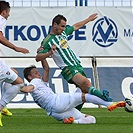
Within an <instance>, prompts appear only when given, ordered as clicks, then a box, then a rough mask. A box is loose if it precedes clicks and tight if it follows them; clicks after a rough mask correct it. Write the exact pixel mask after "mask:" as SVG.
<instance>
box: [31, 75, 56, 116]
mask: <svg viewBox="0 0 133 133" xmlns="http://www.w3.org/2000/svg"><path fill="white" fill-rule="evenodd" d="M29 85H33V86H34V90H33V91H32V92H31V95H32V97H33V99H34V101H35V103H36V104H38V105H39V106H40V107H41V108H43V109H46V111H47V112H49V110H51V108H52V106H53V103H51V101H52V99H54V96H55V94H54V92H53V91H52V89H51V88H49V87H48V86H47V82H44V81H43V80H42V79H38V78H35V79H33V80H32V81H31V82H30V84H29ZM48 115H49V113H48Z"/></svg>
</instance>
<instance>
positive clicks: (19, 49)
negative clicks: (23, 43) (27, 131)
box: [15, 47, 29, 54]
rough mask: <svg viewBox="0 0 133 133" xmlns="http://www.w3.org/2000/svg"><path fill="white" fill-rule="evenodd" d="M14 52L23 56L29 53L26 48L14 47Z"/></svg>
mask: <svg viewBox="0 0 133 133" xmlns="http://www.w3.org/2000/svg"><path fill="white" fill-rule="evenodd" d="M15 51H16V52H21V53H23V54H28V53H29V50H28V49H26V48H20V47H16V48H15Z"/></svg>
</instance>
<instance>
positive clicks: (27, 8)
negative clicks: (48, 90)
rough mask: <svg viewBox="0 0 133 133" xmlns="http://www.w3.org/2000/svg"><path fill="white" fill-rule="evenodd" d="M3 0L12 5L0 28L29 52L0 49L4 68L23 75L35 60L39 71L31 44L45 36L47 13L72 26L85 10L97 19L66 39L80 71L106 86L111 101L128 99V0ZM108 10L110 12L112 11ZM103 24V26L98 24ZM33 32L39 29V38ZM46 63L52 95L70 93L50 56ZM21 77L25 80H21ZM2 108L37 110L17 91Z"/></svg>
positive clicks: (132, 45) (132, 80) (131, 89)
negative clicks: (8, 66) (26, 53)
mask: <svg viewBox="0 0 133 133" xmlns="http://www.w3.org/2000/svg"><path fill="white" fill-rule="evenodd" d="M7 1H9V2H10V4H11V8H12V9H11V15H10V18H9V20H8V23H7V27H6V37H7V38H8V39H9V40H10V41H12V42H14V44H17V45H18V46H22V47H28V48H29V49H30V52H31V53H30V54H29V55H22V54H18V53H14V52H13V51H10V50H9V49H7V48H5V47H3V46H2V47H1V48H2V52H3V53H2V54H1V55H0V56H1V57H2V58H4V59H5V60H6V61H7V63H8V64H9V65H10V66H12V67H14V68H16V69H17V70H18V72H19V75H20V76H21V77H22V78H23V79H24V77H23V74H22V71H23V69H24V67H27V66H29V65H32V64H35V65H36V66H37V67H39V70H40V72H41V71H42V69H41V65H40V63H36V62H35V54H36V48H37V47H38V46H39V45H40V42H41V40H42V39H43V38H44V37H45V36H46V35H47V33H48V30H49V27H50V25H51V20H52V18H53V16H55V15H56V14H57V13H60V14H64V15H65V16H66V17H67V19H68V24H74V23H75V22H78V21H80V20H82V19H84V18H86V17H88V16H89V15H90V14H91V13H95V12H98V14H99V17H98V19H97V20H96V21H95V22H92V23H90V24H88V25H87V26H86V27H83V28H81V29H80V30H79V31H78V32H75V33H74V34H73V36H71V37H70V40H69V44H71V47H72V48H73V49H74V51H75V52H76V53H77V54H78V55H79V56H80V57H81V62H82V64H83V67H84V69H85V72H86V74H87V76H88V78H89V79H90V80H91V82H92V83H93V85H94V86H96V87H97V88H98V89H100V90H103V89H107V90H109V92H110V95H111V96H112V97H113V98H114V100H123V99H124V97H133V77H132V76H133V69H132V66H133V60H132V58H133V56H132V54H133V50H132V49H133V42H132V36H133V31H132V28H133V26H132V18H133V17H132V1H131V0H95V1H93V0H7ZM68 12H69V13H68ZM112 12H115V13H113V14H112ZM80 13H81V15H80ZM78 15H79V16H78ZM100 22H102V23H103V25H102V24H101V28H102V30H103V34H100V30H98V29H97V28H96V27H97V26H99V25H100ZM104 23H106V24H105V25H104ZM40 26H41V28H42V29H41V28H40ZM109 26H112V30H111V31H110V35H108V36H107V34H106V31H107V29H110V28H109ZM41 30H43V32H42V31H41ZM39 31H41V33H40V32H39ZM44 31H45V32H44ZM97 32H98V33H97ZM38 33H40V36H39V37H38V36H37V35H38ZM42 33H43V34H42ZM96 33H97V34H98V35H97V38H96V37H95V36H96ZM102 35H103V36H102ZM37 37H38V38H37ZM94 37H95V38H94ZM25 38H26V39H25ZM109 39H110V41H109ZM48 62H49V64H50V67H51V71H50V87H52V89H53V90H54V91H55V92H56V93H62V92H71V91H73V90H74V88H75V87H74V85H70V84H67V83H66V81H65V80H64V79H63V78H62V76H61V75H60V70H59V69H58V68H57V66H56V65H55V64H54V62H53V61H52V59H51V58H49V59H48ZM24 81H25V84H27V81H26V80H25V79H24ZM90 106H93V107H94V106H95V105H93V104H85V105H84V107H90ZM8 107H9V108H38V106H37V105H35V103H34V102H33V99H32V98H31V96H30V94H23V93H19V94H18V95H17V96H16V98H14V100H13V101H12V102H11V103H10V104H9V105H8ZM95 107H97V106H95Z"/></svg>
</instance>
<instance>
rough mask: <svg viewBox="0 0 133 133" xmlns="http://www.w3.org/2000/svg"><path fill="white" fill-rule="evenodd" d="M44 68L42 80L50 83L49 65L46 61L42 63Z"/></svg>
mask: <svg viewBox="0 0 133 133" xmlns="http://www.w3.org/2000/svg"><path fill="white" fill-rule="evenodd" d="M41 63H42V67H43V75H42V80H43V81H44V82H48V80H49V69H50V68H49V65H48V62H47V61H46V60H43V61H41Z"/></svg>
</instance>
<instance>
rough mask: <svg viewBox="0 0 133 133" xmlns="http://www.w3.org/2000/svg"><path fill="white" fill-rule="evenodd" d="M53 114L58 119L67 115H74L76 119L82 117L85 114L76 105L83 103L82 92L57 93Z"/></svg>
mask: <svg viewBox="0 0 133 133" xmlns="http://www.w3.org/2000/svg"><path fill="white" fill-rule="evenodd" d="M53 100H55V101H52V102H51V103H53V106H52V109H51V116H52V117H54V118H55V119H57V120H62V119H64V118H66V117H71V116H73V117H74V118H75V119H78V118H80V117H81V116H82V115H83V114H82V113H81V112H80V111H78V110H77V109H76V108H75V107H76V106H77V105H79V104H82V93H72V94H70V93H63V94H57V95H56V98H53Z"/></svg>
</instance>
